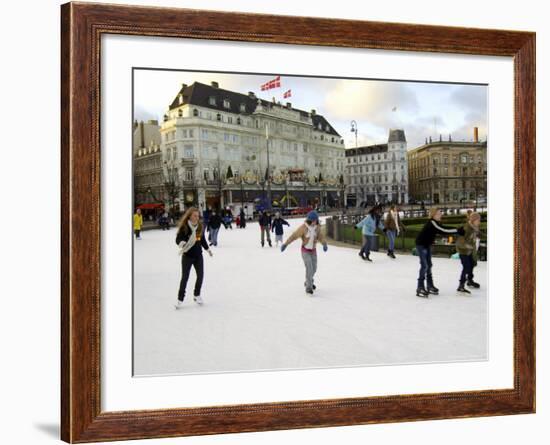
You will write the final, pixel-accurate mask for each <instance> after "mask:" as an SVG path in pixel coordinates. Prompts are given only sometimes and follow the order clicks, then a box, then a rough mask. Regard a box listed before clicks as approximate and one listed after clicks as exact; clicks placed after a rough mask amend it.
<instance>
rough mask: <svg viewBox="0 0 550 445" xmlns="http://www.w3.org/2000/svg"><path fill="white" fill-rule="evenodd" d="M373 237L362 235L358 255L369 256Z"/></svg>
mask: <svg viewBox="0 0 550 445" xmlns="http://www.w3.org/2000/svg"><path fill="white" fill-rule="evenodd" d="M373 237H374V235H363V247H361V250H360V251H359V255H363V254H365V255H366V256H369V255H370V250H371V248H372V238H373Z"/></svg>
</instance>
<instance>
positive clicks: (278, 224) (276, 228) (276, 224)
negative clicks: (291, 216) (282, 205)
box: [271, 212, 290, 247]
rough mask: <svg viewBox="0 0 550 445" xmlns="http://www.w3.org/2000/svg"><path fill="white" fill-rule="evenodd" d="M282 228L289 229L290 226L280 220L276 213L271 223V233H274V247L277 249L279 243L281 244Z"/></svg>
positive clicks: (279, 215) (278, 214)
mask: <svg viewBox="0 0 550 445" xmlns="http://www.w3.org/2000/svg"><path fill="white" fill-rule="evenodd" d="M283 226H289V227H290V224H289V223H288V222H287V221H286V220H284V219H283V218H281V214H280V213H279V212H276V213H275V219H273V221H272V222H271V231H272V232H275V247H279V243H281V244H283V234H284V229H283Z"/></svg>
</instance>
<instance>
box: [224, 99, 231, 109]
mask: <svg viewBox="0 0 550 445" xmlns="http://www.w3.org/2000/svg"><path fill="white" fill-rule="evenodd" d="M223 107H224V108H230V107H231V102H229V100H228V99H224V100H223Z"/></svg>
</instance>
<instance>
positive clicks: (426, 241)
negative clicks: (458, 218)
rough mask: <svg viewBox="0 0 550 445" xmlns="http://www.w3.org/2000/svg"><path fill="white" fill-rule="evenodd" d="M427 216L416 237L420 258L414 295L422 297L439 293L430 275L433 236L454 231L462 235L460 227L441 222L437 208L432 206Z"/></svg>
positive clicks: (450, 233) (449, 233) (453, 232)
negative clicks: (447, 225)
mask: <svg viewBox="0 0 550 445" xmlns="http://www.w3.org/2000/svg"><path fill="white" fill-rule="evenodd" d="M429 216H430V219H429V221H428V222H427V223H426V224H425V225H424V227H423V228H422V230H421V231H420V233H419V234H418V236H417V237H416V251H417V253H418V257H419V259H420V271H419V274H418V284H417V286H416V296H417V297H423V298H428V295H429V294H434V295H438V294H439V289H438V288H437V287H435V285H434V281H433V276H432V244H433V243H434V241H435V237H436V236H437V235H452V234H455V233H458V234H459V235H464V229H463V228H462V227H459V228H458V229H455V228H453V227H446V226H444V225H442V224H441V217H442V216H443V215H442V213H441V210H439V209H438V208H436V207H432V208H431V209H430V213H429ZM424 282H426V283H427V288H426V287H425V286H424Z"/></svg>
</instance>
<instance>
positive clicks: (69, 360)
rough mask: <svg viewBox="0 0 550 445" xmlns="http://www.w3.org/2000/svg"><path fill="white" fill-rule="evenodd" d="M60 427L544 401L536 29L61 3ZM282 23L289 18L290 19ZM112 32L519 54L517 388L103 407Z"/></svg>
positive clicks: (319, 417) (130, 428) (420, 412)
mask: <svg viewBox="0 0 550 445" xmlns="http://www.w3.org/2000/svg"><path fill="white" fill-rule="evenodd" d="M61 18H62V20H61V37H62V43H61V61H62V70H61V113H62V114H61V118H62V119H61V149H62V161H61V172H62V177H61V204H62V209H61V303H62V304H61V438H62V439H63V440H64V441H67V442H70V443H79V442H97V441H106V440H124V439H140V438H153V437H174V436H186V435H200V434H218V433H232V432H245V431H265V430H279V429H290V428H308V427H323V426H340V425H354V424H368V423H379V422H402V421H412V420H428V419H442V418H459V417H474V416H495V415H508V414H518V413H533V412H534V411H535V34H534V33H530V32H516V31H501V30H486V29H468V28H452V27H438V26H424V25H422V26H421V25H409V24H388V23H381V22H365V21H353V20H339V19H325V18H309V17H292V16H275V15H260V14H244V13H227V12H214V11H201V10H191V9H172V8H149V7H133V6H117V5H107V4H91V3H68V4H64V5H62V7H61ZM281 21H284V22H285V26H280V24H281ZM103 34H124V35H138V36H167V37H187V38H196V39H209V40H235V41H250V42H267V43H270V42H271V43H287V44H299V45H321V46H335V47H354V48H378V49H388V50H407V51H422V52H445V53H460V54H476V55H496V56H510V57H513V60H514V72H515V91H514V98H515V99H514V100H515V104H514V105H515V110H514V112H515V116H514V119H515V128H514V138H515V142H514V143H515V147H514V150H515V151H514V156H515V167H514V169H515V192H514V197H513V199H514V234H513V238H514V290H513V292H514V387H513V389H506V390H483V391H470V392H448V393H439V394H416V395H399V396H387V397H386V396H384V397H366V398H359V397H358V398H348V399H330V400H315V401H297V402H286V403H261V404H252V405H235V406H212V407H208V408H181V409H161V410H150V411H128V412H102V410H101V404H100V349H101V342H100V313H101V312H100V311H101V306H100V282H101V277H100V200H101V196H100V179H101V178H100V173H99V172H100V162H101V159H100V137H99V135H100V133H99V130H100V119H99V118H100V55H101V44H100V38H101V36H102V35H103Z"/></svg>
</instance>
